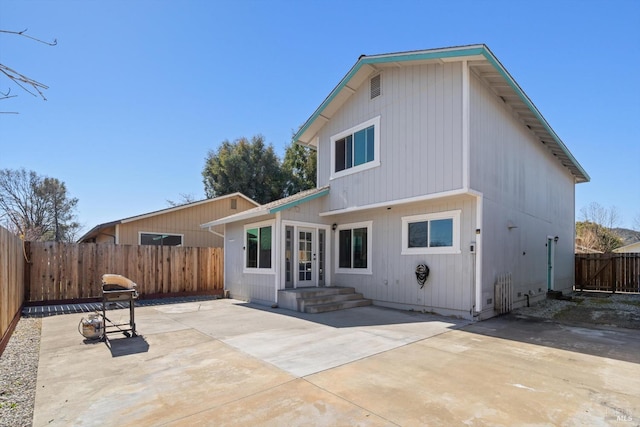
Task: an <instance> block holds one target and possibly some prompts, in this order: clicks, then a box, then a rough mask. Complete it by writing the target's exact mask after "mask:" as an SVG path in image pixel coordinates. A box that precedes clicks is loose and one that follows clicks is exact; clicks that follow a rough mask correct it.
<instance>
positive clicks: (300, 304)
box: [278, 286, 371, 313]
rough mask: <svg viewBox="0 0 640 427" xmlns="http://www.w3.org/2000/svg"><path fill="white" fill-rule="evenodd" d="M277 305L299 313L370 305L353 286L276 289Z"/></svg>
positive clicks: (322, 311)
mask: <svg viewBox="0 0 640 427" xmlns="http://www.w3.org/2000/svg"><path fill="white" fill-rule="evenodd" d="M278 305H279V306H280V307H282V308H286V309H289V310H294V311H299V312H301V313H324V312H327V311H335V310H343V309H346V308H351V307H361V306H363V305H371V301H370V300H367V299H365V298H364V297H363V295H362V294H359V293H356V291H355V289H354V288H350V287H342V286H340V287H338V286H332V287H327V288H298V289H290V290H281V291H278Z"/></svg>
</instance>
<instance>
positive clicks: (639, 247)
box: [613, 242, 640, 253]
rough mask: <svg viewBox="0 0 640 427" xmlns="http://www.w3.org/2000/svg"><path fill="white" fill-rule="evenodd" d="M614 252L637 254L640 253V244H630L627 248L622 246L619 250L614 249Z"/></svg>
mask: <svg viewBox="0 0 640 427" xmlns="http://www.w3.org/2000/svg"><path fill="white" fill-rule="evenodd" d="M613 252H615V253H635V252H640V242H634V243H630V244H628V245H625V246H621V247H619V248H617V249H614V250H613Z"/></svg>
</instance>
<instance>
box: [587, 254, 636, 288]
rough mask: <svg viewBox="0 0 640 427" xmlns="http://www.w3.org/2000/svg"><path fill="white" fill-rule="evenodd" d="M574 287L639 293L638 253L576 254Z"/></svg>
mask: <svg viewBox="0 0 640 427" xmlns="http://www.w3.org/2000/svg"><path fill="white" fill-rule="evenodd" d="M575 280H576V283H575V287H576V288H577V289H581V290H593V291H607V292H640V253H623V254H618V253H609V254H576V258H575Z"/></svg>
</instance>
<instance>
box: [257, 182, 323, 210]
mask: <svg viewBox="0 0 640 427" xmlns="http://www.w3.org/2000/svg"><path fill="white" fill-rule="evenodd" d="M327 194H329V187H327V188H325V189H323V190H321V191H318V192H317V193H312V194H310V195H308V196H305V197H301V198H300V199H297V200H293V201H291V202H289V203H284V204H282V205H280V206H276V207H274V208H272V209H269V213H270V214H274V213H277V212H280V211H284V210H287V209H290V208H292V207H294V206H298V205H301V204H303V203H307V202H309V201H311V200H313V199H317V198H318V197H322V196H326V195H327Z"/></svg>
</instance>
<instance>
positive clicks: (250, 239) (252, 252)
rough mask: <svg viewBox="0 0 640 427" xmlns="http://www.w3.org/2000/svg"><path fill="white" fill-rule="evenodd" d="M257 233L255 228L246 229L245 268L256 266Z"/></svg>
mask: <svg viewBox="0 0 640 427" xmlns="http://www.w3.org/2000/svg"><path fill="white" fill-rule="evenodd" d="M258 233H259V230H258V229H257V228H252V229H250V230H247V268H257V267H258Z"/></svg>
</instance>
